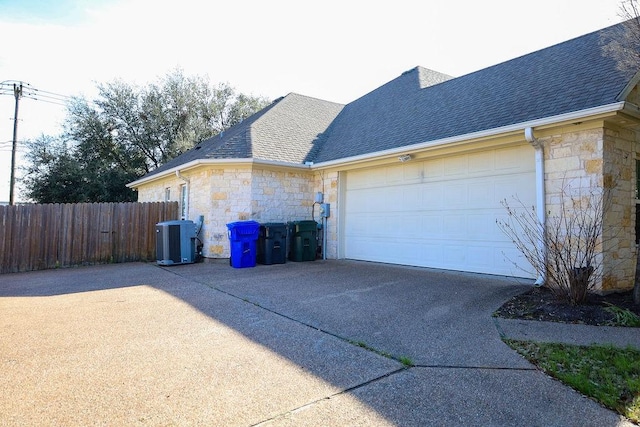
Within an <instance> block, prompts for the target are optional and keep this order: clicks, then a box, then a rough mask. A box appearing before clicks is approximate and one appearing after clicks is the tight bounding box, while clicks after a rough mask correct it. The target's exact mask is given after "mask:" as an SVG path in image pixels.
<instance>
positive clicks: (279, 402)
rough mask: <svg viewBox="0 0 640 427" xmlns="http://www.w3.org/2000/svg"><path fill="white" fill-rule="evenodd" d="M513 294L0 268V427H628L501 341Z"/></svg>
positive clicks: (370, 273)
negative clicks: (499, 321)
mask: <svg viewBox="0 0 640 427" xmlns="http://www.w3.org/2000/svg"><path fill="white" fill-rule="evenodd" d="M526 286H528V285H526V284H522V283H518V282H517V281H516V280H515V279H510V278H501V277H495V276H486V275H475V274H463V273H453V272H444V271H440V270H430V269H423V268H411V267H399V266H389V265H382V264H375V263H364V262H354V261H316V262H304V263H287V264H282V265H272V266H262V265H259V266H257V267H255V268H246V269H233V268H230V267H229V265H228V263H227V262H223V261H218V262H205V263H201V264H193V265H184V266H174V267H169V268H161V267H158V266H156V265H154V264H141V263H134V264H119V265H107V266H95V267H83V268H73V269H64V270H53V271H40V272H32V273H22V274H10V275H0V357H1V359H0V395H1V396H2V397H0V399H1V400H0V425H3V426H4V425H9V426H13V425H15V426H25V425H38V426H41V425H64V426H68V425H105V426H107V425H108V426H112V425H154V426H155V425H163V426H165V425H206V426H213V425H216V426H217V425H220V426H252V425H274V426H288V425H291V426H299V425H310V426H319V425H322V426H326V425H336V426H338V425H339V426H343V425H350V426H356V425H362V426H365V425H366V426H371V425H380V426H385V425H398V426H412V425H415V426H424V425H509V426H511V425H540V426H552V425H558V426H572V425H575V426H590V425H592V426H618V425H626V424H627V423H626V422H625V421H624V420H622V419H621V418H620V417H619V416H618V415H616V414H615V413H613V412H611V411H609V410H607V409H605V408H603V407H601V406H600V405H598V404H597V403H595V402H593V401H591V400H589V399H586V398H584V397H582V396H581V395H579V394H578V393H576V392H574V391H572V390H571V389H569V388H567V387H565V386H563V385H562V384H560V383H559V382H557V381H554V380H552V379H550V378H549V377H547V376H546V375H544V374H542V373H541V372H538V371H537V370H535V369H534V367H533V366H532V365H530V364H529V363H528V362H526V361H525V360H524V359H522V358H521V357H519V356H518V355H517V354H516V353H515V352H513V351H512V350H511V349H509V348H508V347H507V346H506V345H505V344H503V343H502V341H501V340H500V336H499V333H498V331H497V329H496V324H495V323H494V319H492V318H491V312H492V311H493V310H495V309H496V308H497V307H499V306H500V305H501V304H502V303H503V302H504V301H505V300H506V299H508V298H509V297H510V296H512V295H515V294H516V293H519V292H522V291H524V290H525V289H526ZM402 361H404V362H405V363H410V364H411V365H412V366H411V367H407V366H405V364H403V363H401V362H402Z"/></svg>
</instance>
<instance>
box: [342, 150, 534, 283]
mask: <svg viewBox="0 0 640 427" xmlns="http://www.w3.org/2000/svg"><path fill="white" fill-rule="evenodd" d="M345 187H346V189H345V204H344V207H343V209H344V211H343V212H344V221H345V222H344V240H343V241H344V254H345V257H347V258H353V259H362V260H369V261H380V262H390V263H397V264H407V265H417V266H425V267H435V268H447V269H455V270H464V271H476V272H482V273H493V274H505V275H515V276H523V277H533V273H532V272H531V271H530V270H531V269H530V267H529V268H528V271H529V272H522V271H519V270H517V269H516V268H514V266H513V261H515V262H517V263H520V264H522V265H524V266H528V263H526V260H523V258H522V256H521V255H520V254H519V252H518V251H517V250H516V249H515V248H514V247H513V244H512V242H511V241H510V240H509V239H508V238H507V237H506V236H505V235H504V233H502V231H501V230H500V229H499V227H498V226H497V224H496V219H506V218H507V216H506V214H505V210H504V207H503V206H502V205H501V201H502V200H504V199H507V200H508V201H511V200H513V197H514V196H516V195H517V197H518V198H519V199H520V200H522V201H523V202H524V203H525V205H527V206H533V205H534V203H535V164H534V151H533V149H532V148H531V147H529V146H520V147H513V148H507V149H497V150H487V151H485V152H479V153H471V154H462V155H457V156H452V157H450V158H442V159H434V160H425V161H422V162H408V163H406V164H402V165H393V166H388V167H385V168H380V169H377V170H368V171H367V170H361V171H356V172H348V173H347V179H346V186H345Z"/></svg>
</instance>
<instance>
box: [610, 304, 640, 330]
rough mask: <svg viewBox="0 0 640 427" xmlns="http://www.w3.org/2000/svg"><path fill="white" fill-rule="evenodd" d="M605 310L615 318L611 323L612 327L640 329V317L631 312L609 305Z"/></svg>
mask: <svg viewBox="0 0 640 427" xmlns="http://www.w3.org/2000/svg"><path fill="white" fill-rule="evenodd" d="M605 310H606V311H608V312H609V313H611V314H613V316H614V319H613V320H612V321H611V326H626V327H630V328H637V327H640V316H638V315H637V314H635V313H634V312H633V311H631V310H628V309H626V308H620V307H617V306H615V305H613V304H608V303H607V307H606V308H605Z"/></svg>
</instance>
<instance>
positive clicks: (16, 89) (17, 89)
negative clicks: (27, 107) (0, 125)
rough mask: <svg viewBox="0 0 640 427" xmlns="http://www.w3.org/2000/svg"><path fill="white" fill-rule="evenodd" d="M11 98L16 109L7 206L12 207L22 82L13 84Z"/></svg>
mask: <svg viewBox="0 0 640 427" xmlns="http://www.w3.org/2000/svg"><path fill="white" fill-rule="evenodd" d="M13 96H15V98H16V109H15V112H14V114H13V143H12V145H11V180H10V181H9V205H11V206H13V205H14V202H13V192H14V187H15V184H16V149H17V147H18V106H19V104H20V98H21V97H22V82H20V83H19V84H17V83H14V84H13Z"/></svg>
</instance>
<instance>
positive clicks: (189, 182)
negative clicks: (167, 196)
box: [176, 170, 191, 219]
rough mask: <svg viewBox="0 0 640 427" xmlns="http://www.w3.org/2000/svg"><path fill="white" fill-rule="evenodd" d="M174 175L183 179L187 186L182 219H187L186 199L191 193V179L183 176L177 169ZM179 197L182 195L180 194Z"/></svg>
mask: <svg viewBox="0 0 640 427" xmlns="http://www.w3.org/2000/svg"><path fill="white" fill-rule="evenodd" d="M176 177H178V179H181V180H183V181H184V182H185V184H186V187H187V200H186V201H185V203H186V205H187V206H186V209H185V210H184V219H187V218H189V200H188V199H189V196H190V195H191V181H189V178H185V177H184V176H182V175H181V174H180V171H179V170H177V171H176ZM180 197H182V195H181V196H180Z"/></svg>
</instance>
